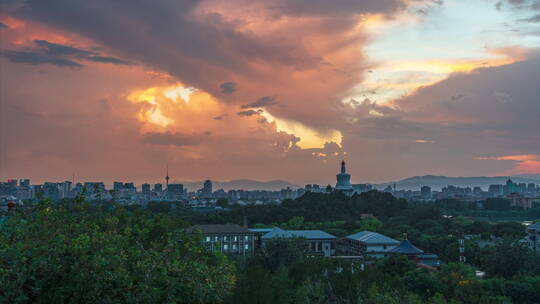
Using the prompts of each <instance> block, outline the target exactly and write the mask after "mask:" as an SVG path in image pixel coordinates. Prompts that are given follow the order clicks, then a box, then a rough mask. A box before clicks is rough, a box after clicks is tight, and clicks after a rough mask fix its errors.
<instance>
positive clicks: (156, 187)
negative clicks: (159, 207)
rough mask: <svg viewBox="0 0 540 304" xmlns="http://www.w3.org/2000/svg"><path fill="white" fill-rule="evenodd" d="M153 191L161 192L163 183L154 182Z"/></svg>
mask: <svg viewBox="0 0 540 304" xmlns="http://www.w3.org/2000/svg"><path fill="white" fill-rule="evenodd" d="M154 192H156V193H160V192H163V185H162V184H154Z"/></svg>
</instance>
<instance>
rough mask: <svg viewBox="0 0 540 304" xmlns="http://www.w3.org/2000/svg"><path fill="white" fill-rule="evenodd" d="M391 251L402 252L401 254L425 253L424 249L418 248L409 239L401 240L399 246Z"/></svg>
mask: <svg viewBox="0 0 540 304" xmlns="http://www.w3.org/2000/svg"><path fill="white" fill-rule="evenodd" d="M390 252H394V253H401V254H421V253H424V251H423V250H422V249H418V248H416V247H415V246H414V245H413V244H412V243H411V242H409V240H403V241H401V244H399V246H397V247H395V248H393V249H392V250H390Z"/></svg>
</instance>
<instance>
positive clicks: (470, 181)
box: [375, 174, 540, 190]
mask: <svg viewBox="0 0 540 304" xmlns="http://www.w3.org/2000/svg"><path fill="white" fill-rule="evenodd" d="M507 179H508V176H494V177H487V176H479V177H448V176H434V175H424V176H414V177H409V178H406V179H402V180H400V181H396V182H388V183H382V184H377V185H375V187H376V188H377V189H384V188H385V187H387V186H392V185H393V184H396V188H397V189H398V190H400V189H401V190H419V189H420V187H422V186H429V187H431V189H432V190H441V189H442V188H443V187H446V186H448V185H453V186H456V187H467V186H469V187H471V188H472V187H476V186H478V187H481V188H482V189H483V190H487V188H488V187H489V185H493V184H504V183H506V180H507ZM510 179H512V181H513V182H514V183H518V184H519V183H535V184H537V185H538V184H540V174H526V175H515V176H511V177H510Z"/></svg>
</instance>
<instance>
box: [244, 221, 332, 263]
mask: <svg viewBox="0 0 540 304" xmlns="http://www.w3.org/2000/svg"><path fill="white" fill-rule="evenodd" d="M254 233H259V234H262V235H261V237H260V239H261V247H264V244H265V242H266V241H268V240H271V239H279V238H301V239H305V241H306V245H307V250H308V254H309V255H320V256H332V255H334V254H335V253H336V248H335V246H336V237H335V236H333V235H331V234H329V233H327V232H324V231H322V230H283V229H280V228H277V227H275V228H273V229H272V230H270V231H268V232H266V233H264V230H262V229H256V231H254Z"/></svg>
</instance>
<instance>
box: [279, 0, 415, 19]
mask: <svg viewBox="0 0 540 304" xmlns="http://www.w3.org/2000/svg"><path fill="white" fill-rule="evenodd" d="M277 2H278V4H276V5H274V6H273V7H274V9H275V10H278V11H280V12H283V13H286V14H297V15H320V16H328V15H338V16H339V15H347V16H350V15H351V14H363V13H370V12H392V11H394V10H396V9H400V8H404V7H405V3H404V2H403V1H400V0H378V1H358V0H334V1H327V0H293V1H287V0H282V1H277Z"/></svg>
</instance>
